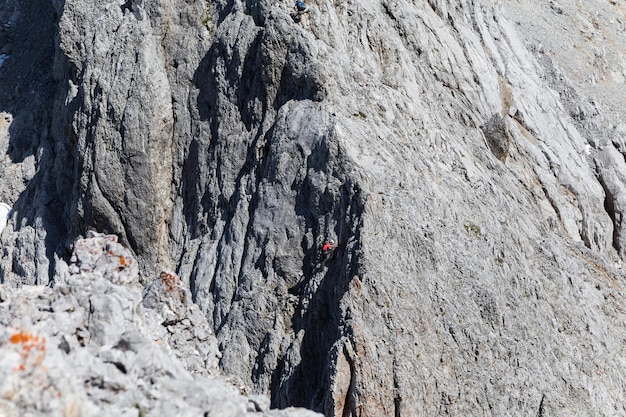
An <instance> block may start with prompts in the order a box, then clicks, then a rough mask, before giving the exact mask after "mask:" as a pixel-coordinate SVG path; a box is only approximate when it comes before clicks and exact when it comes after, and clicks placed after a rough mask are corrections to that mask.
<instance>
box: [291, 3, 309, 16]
mask: <svg viewBox="0 0 626 417" xmlns="http://www.w3.org/2000/svg"><path fill="white" fill-rule="evenodd" d="M293 8H294V9H295V10H296V13H298V14H299V15H300V14H303V13H306V12H308V11H309V8H308V7H306V3H305V2H304V0H296V4H295V5H294V6H293Z"/></svg>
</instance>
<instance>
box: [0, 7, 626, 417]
mask: <svg viewBox="0 0 626 417" xmlns="http://www.w3.org/2000/svg"><path fill="white" fill-rule="evenodd" d="M625 8H626V6H625V5H624V4H623V2H620V1H609V2H606V1H600V0H590V1H586V2H556V1H549V2H545V1H538V0H500V1H492V0H474V1H464V0H463V1H452V0H417V1H411V2H409V1H405V0H362V1H359V2H354V1H351V0H349V1H346V2H338V1H331V0H315V1H309V2H308V11H307V13H305V14H303V15H301V16H294V11H293V2H292V1H290V0H279V1H269V0H247V1H241V0H215V1H210V2H207V1H204V0H185V1H183V0H142V1H138V0H132V1H130V0H129V1H126V2H123V1H112V0H105V1H99V2H97V4H95V5H94V4H92V3H88V2H86V1H84V0H55V1H53V2H46V1H44V0H33V1H31V2H20V1H18V0H7V1H5V2H4V4H3V5H1V6H0V19H2V22H0V23H3V22H5V23H3V29H2V32H0V48H3V49H2V50H1V51H4V52H2V53H3V54H6V56H7V58H5V59H4V58H3V64H2V67H1V68H0V82H1V83H2V84H1V86H2V88H1V89H0V91H1V97H0V111H1V112H3V113H2V117H1V118H0V145H2V146H3V147H4V148H6V150H7V151H6V153H4V154H3V156H2V159H1V160H0V169H2V177H1V181H0V200H1V201H5V202H6V203H8V204H9V205H11V206H12V207H13V210H12V213H11V216H10V219H9V222H8V223H7V226H6V228H5V229H4V231H3V232H2V235H0V239H1V241H2V253H1V257H0V279H1V280H2V281H3V282H4V283H5V288H6V289H5V291H11V292H12V291H18V292H19V291H41V292H42V294H43V293H45V294H48V293H47V291H50V290H44V289H37V290H34V289H32V288H33V287H31V285H33V284H45V283H48V282H50V283H51V284H54V283H56V285H57V287H56V288H64V286H69V287H70V288H74V287H72V286H70V283H71V282H74V281H76V277H75V275H76V268H77V265H79V264H81V265H82V263H81V262H85V264H86V265H92V266H90V268H92V269H93V268H95V269H96V270H97V269H98V268H100V267H102V268H106V270H107V271H109V272H106V274H107V275H106V276H107V277H109V278H110V279H113V280H115V281H116V282H118V283H120V284H122V283H123V284H124V285H131V286H132V285H135V286H137V289H136V290H134V291H141V289H140V288H139V285H140V284H141V286H143V287H144V288H145V289H144V291H145V296H144V297H143V301H142V307H141V308H142V309H145V310H146V311H150V313H148V314H147V315H146V317H148V318H150V317H151V320H152V322H153V323H160V324H158V325H157V324H151V325H149V326H148V329H152V330H150V332H151V333H150V334H156V335H160V336H159V340H161V341H162V342H163V344H164V345H167V346H169V348H170V349H171V350H172V352H178V353H174V356H176V357H178V358H181V359H182V358H189V357H190V354H191V353H193V352H195V351H197V352H199V354H200V359H198V358H195V359H193V360H190V362H189V363H188V364H187V367H188V370H187V371H185V372H195V373H199V374H202V373H203V372H209V373H210V370H211V369H213V368H212V367H213V366H215V364H216V363H217V362H219V368H220V369H221V370H222V372H224V373H226V374H227V375H228V376H229V378H231V380H233V381H236V382H237V384H238V385H239V386H241V387H244V389H245V390H247V391H248V392H249V393H251V394H260V395H268V396H269V397H270V399H271V400H270V401H271V405H272V406H274V407H279V408H282V407H289V406H302V407H306V408H309V409H312V410H315V411H319V412H322V413H324V414H325V415H327V416H342V417H343V416H386V415H394V416H398V415H402V416H412V415H424V416H431V415H458V416H461V415H462V416H487V415H524V416H526V415H539V416H571V415H581V416H614V415H623V414H626V409H625V408H624V407H625V405H624V401H623V393H624V386H626V371H624V369H626V368H624V366H623V357H624V356H625V355H626V351H625V347H624V344H623V340H626V325H625V323H626V321H625V319H626V313H625V312H624V309H623V304H624V301H625V300H624V298H625V292H624V285H625V278H626V276H625V274H624V270H623V265H622V264H623V261H624V254H625V253H626V231H625V227H626V222H624V221H623V219H624V210H625V208H626V198H625V197H624V192H625V190H626V188H625V187H626V183H625V181H626V178H625V176H624V172H626V171H625V169H626V166H625V162H624V155H625V152H626V142H625V138H626V127H625V126H624V120H626V114H625V113H626V110H625V109H626V106H624V102H623V100H624V97H626V91H625V89H626V87H625V83H624V79H626V72H625V69H624V62H626V61H625V59H626V30H625V28H624V21H625V20H624V13H625V12H626V9H625ZM35 28H36V30H35ZM6 45H10V47H8V48H7V49H6V50H5V49H4V48H5V47H6ZM35 45H37V46H38V47H36V48H35V47H34V46H35ZM33 63H37V65H33ZM91 229H95V230H98V231H100V232H106V233H113V234H115V235H118V236H119V239H120V244H121V245H122V247H125V248H127V249H124V250H125V251H126V250H128V251H129V252H128V254H127V253H126V252H120V253H121V254H122V256H124V259H126V257H127V256H132V257H133V259H136V265H135V264H133V265H131V266H128V267H127V266H126V265H121V264H120V265H117V264H116V262H117V263H119V262H120V260H121V259H122V258H117V261H116V260H115V259H116V258H109V257H106V256H105V258H104V259H101V260H98V259H100V258H98V257H96V258H91V257H86V258H80V257H76V258H75V259H74V260H72V258H71V256H72V251H75V250H80V247H79V246H78V245H79V244H78V243H74V242H75V241H76V239H77V238H80V237H84V236H86V235H87V233H88V232H89V230H91ZM330 239H333V240H335V241H336V242H337V247H336V248H335V249H334V250H332V251H331V252H330V253H329V252H324V251H323V250H322V248H321V245H322V244H323V243H325V242H327V241H328V240H330ZM79 242H80V241H79ZM103 244H104V245H105V247H106V245H113V246H114V247H116V246H115V245H114V244H117V243H116V242H110V243H106V244H105V243H103ZM115 250H117V249H114V252H115ZM83 259H84V260H83ZM99 262H100V263H99ZM111 262H113V264H115V268H119V267H121V266H124V268H122V269H121V270H115V268H114V270H113V271H111V270H110V269H108V268H110V267H112V266H113V264H111ZM78 268H81V267H78ZM133 268H136V270H135V269H133ZM161 271H170V272H165V273H164V274H162V275H159V274H160V272H161ZM85 273H87V272H85ZM92 274H94V275H95V276H101V275H103V274H102V273H98V272H96V273H92ZM79 275H80V274H79ZM155 276H157V277H158V278H157V280H156V281H153V280H150V279H149V278H150V277H155ZM131 277H135V278H132V279H131ZM174 277H179V279H180V282H179V281H178V280H177V279H176V278H174ZM131 281H132V282H131ZM137 281H139V282H137ZM25 285H26V287H24V288H27V289H29V288H30V290H18V289H11V288H13V287H20V286H25ZM113 285H118V284H114V283H111V281H109V279H107V278H104V276H102V277H101V279H95V281H93V283H91V284H89V286H90V287H91V286H93V287H94V289H97V288H101V287H102V288H105V287H106V288H108V287H109V286H113ZM75 288H82V287H80V286H75ZM54 291H57V290H56V289H55V290H54ZM72 291H74V290H72ZM76 291H77V290H76ZM85 291H87V290H86V289H85ZM90 291H91V290H90ZM187 291H188V292H187ZM131 292H132V291H131ZM54 294H56V293H54ZM45 297H48V296H47V295H46V296H45ZM111 297H113V298H112V299H111V302H108V301H107V302H106V303H104V302H102V303H101V304H98V303H97V302H95V304H94V309H95V310H94V312H96V314H92V316H93V317H96V318H97V319H98V320H101V321H106V320H118V321H119V323H117V324H118V325H119V326H115V328H116V329H117V327H120V328H122V327H123V326H130V325H129V324H124V323H126V321H129V323H133V322H132V320H133V317H134V316H133V315H132V314H131V313H130V312H131V311H134V310H132V309H124V308H122V307H121V305H120V304H115V303H113V302H112V301H113V299H114V298H115V296H113V295H111ZM107 300H108V299H107ZM110 306H120V307H119V308H120V309H121V310H119V311H118V312H117V314H114V315H112V314H111V312H110V311H108V310H106V309H105V307H106V308H113V307H110ZM100 308H101V310H99V309H100ZM115 308H117V307H115ZM7 317H8V316H7ZM113 317H115V318H113ZM122 318H123V320H122ZM205 319H206V322H203V320H205ZM146 320H147V319H146ZM107 323H108V322H107ZM5 326H13V327H10V329H11V330H5V333H4V334H5V336H4V338H5V339H4V340H9V341H10V340H11V337H13V336H15V335H17V336H15V338H16V340H19V341H20V343H21V344H23V343H22V342H21V341H22V340H23V339H24V337H25V336H23V335H24V334H23V333H22V327H19V328H18V327H15V325H13V324H10V323H7V324H5ZM94 326H96V327H92V326H87V328H88V329H91V330H87V333H85V335H84V336H82V337H83V338H86V339H85V340H91V339H94V340H95V341H94V343H99V344H101V345H102V346H109V345H112V346H117V343H118V342H119V341H120V340H121V339H120V338H121V337H122V334H119V335H118V334H117V333H115V332H113V333H111V332H110V331H108V330H106V329H107V328H106V327H102V325H100V326H101V327H97V326H98V323H97V322H96V323H94ZM142 328H143V327H142ZM7 329H9V327H7ZM23 329H24V331H25V332H31V329H30V328H27V327H25V328H23ZM129 329H130V328H129ZM164 329H165V330H164ZM144 331H146V330H144ZM210 331H212V332H214V333H215V337H216V340H217V342H216V343H217V348H214V347H212V345H211V343H206V340H209V339H210V340H212V338H209V339H204V337H205V336H207V335H208V334H209V333H210ZM28 334H30V333H28ZM34 334H35V335H37V337H39V338H40V339H38V340H41V337H44V336H42V335H40V334H39V333H34ZM137 334H138V333H137V332H133V331H131V333H129V334H127V335H126V336H123V337H125V338H126V339H124V342H123V343H122V345H120V346H136V345H137V344H139V345H142V343H143V342H142V341H141V340H143V339H141V340H139V341H136V340H138V339H135V337H138V336H136V335H137ZM181 335H182V336H181ZM49 337H52V336H49ZM49 337H47V340H48V338H49ZM181 337H182V338H181ZM27 339H28V340H29V341H30V340H32V339H31V338H27ZM29 343H30V342H29ZM18 344H19V343H18ZM5 346H7V349H8V347H11V346H13V345H10V343H7V344H6V345H5ZM142 346H143V345H142ZM207 346H208V347H207ZM129 349H130V350H128V349H127V350H125V351H124V352H133V350H132V349H131V348H129ZM119 350H120V349H117V348H111V349H109V351H110V353H107V355H110V357H111V358H113V359H111V361H114V360H115V361H117V362H119V363H120V364H121V365H120V366H123V367H125V368H126V366H127V364H125V362H123V361H122V359H115V355H121V354H120V353H117V352H118V351H119ZM122 350H123V349H122ZM218 350H219V355H218V353H217V351H218ZM14 353H15V352H14ZM128 355H131V356H132V354H131V353H128ZM18 356H19V354H18ZM14 357H17V356H15V355H14ZM107 358H109V356H107ZM164 360H165V359H164ZM109 362H110V361H109ZM117 362H116V363H117ZM113 366H114V367H115V365H113ZM172 366H174V365H172ZM126 369H127V370H128V368H126ZM176 369H177V370H172V371H171V372H172V373H173V374H174V375H182V374H180V373H176V372H183V371H182V370H181V371H179V370H178V369H182V368H176ZM207 370H208V371H207ZM183 373H184V372H183ZM185 375H186V374H185ZM129 378H130V377H129ZM166 379H167V378H166ZM167 380H169V379H167ZM123 381H126V379H124V380H123ZM123 381H122V382H120V384H123V383H125V382H123ZM164 384H165V383H164ZM163 387H164V388H162V390H163V392H164V393H169V392H172V391H168V390H169V389H170V388H165V385H163ZM81 389H83V390H84V389H86V388H85V387H82V388H81V386H80V385H79V386H77V387H76V390H77V391H76V392H77V394H76V395H83V394H81V393H80V392H82V391H80V390H81ZM158 391H159V392H161V389H159V390H158ZM98 392H99V391H98ZM98 395H106V390H105V391H104V393H101V394H98ZM135 395H137V396H138V398H139V400H141V399H142V398H144V397H142V395H143V396H146V397H147V394H145V392H144V391H141V390H140V391H139V393H137V394H135ZM154 395H155V397H156V395H157V393H155V394H154ZM158 395H161V394H158ZM162 395H164V396H167V395H169V394H162ZM163 398H165V397H163ZM139 400H138V401H139ZM233 401H238V400H233ZM166 403H167V404H170V403H169V402H167V401H165V400H163V404H166ZM86 404H87V403H86ZM129 404H130V403H124V402H120V403H116V406H119V407H132V404H131V405H129ZM138 404H142V403H141V402H138ZM159 404H161V403H159ZM171 404H172V406H175V405H176V404H178V403H177V402H173V403H171ZM193 404H203V403H193ZM95 406H98V404H97V403H96V405H95ZM163 406H165V405H163ZM194 406H195V405H194ZM33 407H34V406H33ZM198 407H200V405H198Z"/></svg>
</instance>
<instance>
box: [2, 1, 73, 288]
mask: <svg viewBox="0 0 626 417" xmlns="http://www.w3.org/2000/svg"><path fill="white" fill-rule="evenodd" d="M58 7H59V9H56V10H55V8H54V7H53V6H52V4H51V2H49V1H44V0H33V1H28V2H23V1H13V0H9V1H7V2H6V3H5V5H4V6H3V7H0V19H2V21H1V22H0V23H2V24H3V25H4V27H3V29H4V33H5V36H4V45H0V47H2V50H3V51H4V52H6V53H7V54H6V55H8V56H7V58H6V59H5V60H4V63H3V65H2V68H1V69H0V111H2V112H6V113H9V114H11V115H12V119H13V120H12V123H11V125H10V127H9V143H8V149H6V155H7V156H8V159H7V158H5V160H4V162H3V165H5V166H4V167H3V169H4V171H5V172H7V173H8V172H15V173H20V172H21V173H22V178H19V176H18V175H13V176H10V177H9V175H8V174H7V176H6V177H4V178H2V182H0V188H1V191H2V196H3V198H7V199H9V200H10V202H11V203H12V204H13V208H14V213H15V214H14V216H13V219H14V225H15V226H14V227H15V233H14V235H13V236H12V237H11V238H10V239H11V241H10V242H11V243H9V245H10V246H13V251H12V252H13V253H12V258H13V259H12V262H11V265H8V270H7V265H5V264H4V263H2V264H1V265H2V266H1V268H2V271H1V272H2V276H3V277H4V278H3V279H6V277H7V276H8V275H7V274H8V273H9V272H13V273H15V274H17V275H18V276H19V277H20V278H19V280H20V281H21V282H22V283H29V284H32V283H37V284H42V283H46V282H47V281H49V280H52V277H53V274H54V270H55V254H56V255H57V256H60V257H63V256H64V255H66V253H65V249H64V242H65V236H66V230H67V227H66V223H65V220H66V216H65V215H64V213H66V210H67V207H66V204H67V201H68V199H69V195H70V193H71V189H72V180H71V171H72V158H71V155H70V153H69V150H68V148H67V146H66V144H65V143H62V142H61V143H60V142H58V141H55V140H54V138H53V134H52V132H51V129H52V119H53V106H54V94H55V92H56V80H55V79H54V77H53V65H54V57H55V33H56V22H57V20H58V15H57V10H60V9H61V8H62V7H63V6H62V4H60V5H58ZM60 139H61V141H62V140H63V138H60ZM13 164H21V165H13ZM18 167H19V168H18ZM20 168H21V169H20ZM20 180H21V182H22V183H19V182H20ZM43 236H45V238H44V239H43V242H44V245H43V246H45V247H41V246H42V245H41V243H40V241H41V238H42V237H43ZM9 250H10V249H7V250H5V253H4V254H3V255H2V256H3V257H6V256H7V255H8V251H9Z"/></svg>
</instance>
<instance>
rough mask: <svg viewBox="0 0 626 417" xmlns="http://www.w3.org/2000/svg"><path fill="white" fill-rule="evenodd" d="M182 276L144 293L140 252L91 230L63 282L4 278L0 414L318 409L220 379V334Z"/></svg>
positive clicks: (166, 276) (0, 311) (165, 276)
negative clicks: (272, 406) (19, 283)
mask: <svg viewBox="0 0 626 417" xmlns="http://www.w3.org/2000/svg"><path fill="white" fill-rule="evenodd" d="M179 284H180V280H178V277H177V276H176V275H174V274H172V273H167V272H164V273H163V274H162V275H161V276H160V277H159V278H157V279H155V280H154V281H153V282H152V283H151V284H150V285H149V286H148V288H147V289H146V290H145V291H143V296H142V288H141V286H140V285H139V277H138V268H137V263H136V261H135V259H134V258H133V257H132V255H130V254H129V253H128V251H127V250H126V249H124V248H123V247H122V246H121V245H120V244H119V243H117V242H116V238H115V236H113V235H108V236H105V235H98V234H93V233H91V235H90V237H88V238H87V239H82V240H79V241H78V242H77V244H76V249H75V251H74V256H73V258H72V263H71V264H70V268H69V271H68V274H67V276H66V277H65V279H64V280H63V282H60V283H57V285H56V286H55V288H54V289H51V288H48V287H44V286H23V287H21V288H19V289H15V288H10V287H7V286H6V285H2V286H0V324H1V330H0V358H1V359H0V381H1V382H0V414H1V415H3V416H7V417H13V416H15V417H17V416H119V415H123V416H140V415H145V416H164V415H167V416H199V415H215V416H233V417H234V416H238V417H239V416H254V415H258V416H262V415H263V416H276V417H278V416H302V417H305V416H307V415H310V416H313V415H315V414H314V413H309V412H307V411H306V410H295V409H294V410H291V411H285V412H279V411H269V400H267V401H264V400H263V398H262V397H254V396H253V397H244V396H242V395H241V394H240V393H239V390H238V389H237V388H236V387H234V386H232V385H228V384H226V383H224V382H222V381H221V380H219V379H215V378H216V377H217V376H220V371H219V370H218V367H217V357H218V355H219V352H218V350H217V343H216V340H215V336H214V335H213V334H212V332H211V329H209V328H208V323H207V321H206V319H205V318H204V316H203V315H202V314H200V312H199V310H198V308H197V306H195V305H193V304H191V303H189V302H185V300H186V299H187V298H186V297H188V296H189V291H188V290H185V289H183V288H180V285H179ZM142 299H143V301H142ZM155 301H157V303H155ZM172 310H175V311H176V312H177V317H176V318H177V320H176V321H171V320H167V319H166V318H167V316H166V312H167V311H172Z"/></svg>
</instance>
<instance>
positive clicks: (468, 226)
mask: <svg viewBox="0 0 626 417" xmlns="http://www.w3.org/2000/svg"><path fill="white" fill-rule="evenodd" d="M465 231H466V232H467V233H468V234H470V235H474V236H476V237H480V236H481V232H480V227H479V226H477V225H475V224H474V223H472V222H467V223H465Z"/></svg>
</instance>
